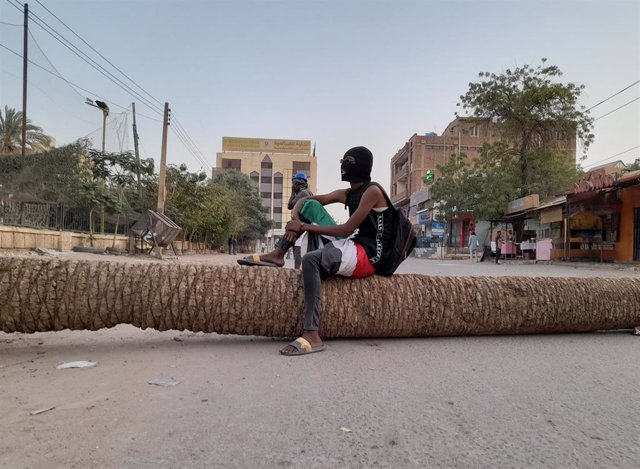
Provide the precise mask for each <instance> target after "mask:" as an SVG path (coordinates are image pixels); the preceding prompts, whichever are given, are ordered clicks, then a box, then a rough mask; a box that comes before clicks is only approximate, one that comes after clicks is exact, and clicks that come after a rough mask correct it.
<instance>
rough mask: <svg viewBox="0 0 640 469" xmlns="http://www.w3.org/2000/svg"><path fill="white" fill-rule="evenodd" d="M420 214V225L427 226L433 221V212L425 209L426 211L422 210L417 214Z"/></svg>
mask: <svg viewBox="0 0 640 469" xmlns="http://www.w3.org/2000/svg"><path fill="white" fill-rule="evenodd" d="M417 214H418V224H420V225H426V224H427V223H429V222H430V221H431V210H429V209H428V208H425V209H424V210H420V211H419V212H417Z"/></svg>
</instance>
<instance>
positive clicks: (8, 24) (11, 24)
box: [0, 21, 23, 26]
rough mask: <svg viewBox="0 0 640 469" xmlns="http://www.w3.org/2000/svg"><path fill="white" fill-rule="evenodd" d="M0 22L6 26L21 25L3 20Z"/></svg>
mask: <svg viewBox="0 0 640 469" xmlns="http://www.w3.org/2000/svg"><path fill="white" fill-rule="evenodd" d="M0 24H4V25H6V26H23V25H22V24H16V23H5V22H4V21H0Z"/></svg>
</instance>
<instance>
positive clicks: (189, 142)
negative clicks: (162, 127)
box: [3, 0, 210, 167]
mask: <svg viewBox="0 0 640 469" xmlns="http://www.w3.org/2000/svg"><path fill="white" fill-rule="evenodd" d="M7 1H8V2H9V3H10V4H11V5H12V6H13V7H14V8H16V9H17V10H18V11H22V10H21V9H20V8H19V7H18V6H16V4H18V5H21V4H20V3H19V2H18V1H17V0H7ZM36 1H37V2H38V4H40V6H42V7H43V8H44V9H45V10H46V11H47V12H48V13H49V14H50V15H52V16H53V17H54V18H56V19H57V20H58V21H59V22H60V23H62V24H63V25H64V26H65V28H67V29H68V30H69V31H71V33H73V34H74V35H75V36H76V37H77V38H78V39H80V40H81V41H82V42H83V43H84V44H86V45H87V46H88V47H89V48H90V49H91V50H92V51H94V52H95V53H96V54H98V55H99V56H100V57H101V58H102V59H103V60H105V61H106V62H107V63H108V64H109V65H111V66H112V67H113V68H115V69H116V70H117V71H118V72H119V73H121V74H122V75H123V76H124V77H126V79H127V80H129V81H130V82H131V83H133V84H134V85H135V86H137V87H138V88H139V89H140V90H142V92H144V93H145V94H146V95H147V96H149V97H150V98H151V99H153V100H154V101H156V102H157V103H158V104H162V103H161V102H160V101H159V100H158V99H157V98H155V97H154V96H153V95H151V94H150V93H149V92H148V91H146V90H145V89H144V88H142V87H141V86H140V85H138V84H137V83H136V82H135V81H134V80H133V79H131V78H130V77H129V76H128V75H126V74H125V73H124V72H123V71H122V70H120V69H119V68H118V67H117V66H115V65H114V64H113V63H112V62H111V61H109V60H108V59H107V58H106V57H104V55H102V54H101V53H100V52H98V51H97V50H96V49H95V48H94V47H93V46H91V45H90V44H89V43H88V42H87V41H85V40H84V39H83V38H82V37H80V35H78V34H77V33H76V32H75V31H73V30H72V29H71V28H70V27H69V26H68V25H67V24H66V23H65V22H64V21H62V20H61V19H60V18H58V17H57V16H56V15H55V14H54V13H53V12H52V11H51V10H49V9H48V8H47V7H45V6H44V5H43V4H42V3H41V2H40V1H39V0H36ZM22 6H23V5H22ZM23 7H24V6H23ZM30 17H31V20H32V21H33V22H34V23H35V24H36V25H37V26H39V27H40V28H41V29H43V30H44V31H45V32H46V33H47V34H49V35H50V36H51V37H53V38H54V39H55V40H56V41H58V42H59V43H60V44H62V45H63V46H64V47H66V48H67V49H69V50H70V51H71V52H73V53H74V54H75V55H76V56H78V57H79V58H80V59H81V60H83V61H84V62H86V63H87V64H89V65H90V66H91V67H92V68H94V69H95V70H97V71H98V72H99V73H101V74H102V75H104V76H105V77H106V78H108V79H109V80H110V81H112V82H113V83H115V84H116V85H117V86H119V87H120V88H121V89H123V90H124V91H125V92H127V93H129V94H130V95H131V96H133V97H135V98H136V99H138V100H139V101H140V102H141V103H142V104H144V105H145V106H147V107H148V108H150V109H151V110H153V111H154V112H156V113H158V114H161V113H162V112H161V111H160V110H159V109H158V108H157V107H156V106H155V105H154V104H152V103H151V104H150V101H148V100H147V99H146V98H144V97H143V96H142V95H140V94H139V93H138V92H137V91H135V90H134V89H133V88H131V87H130V86H129V85H127V84H126V83H124V82H122V80H120V79H119V78H117V77H116V76H115V75H113V74H112V73H111V72H109V71H108V70H107V69H105V68H104V67H103V66H101V65H100V64H99V63H97V62H96V61H95V60H94V59H92V58H91V57H89V56H88V55H87V54H86V53H85V52H83V51H82V50H81V49H79V48H78V47H77V46H76V45H75V44H73V43H72V42H71V41H69V40H68V39H67V38H66V37H64V36H63V35H62V34H61V33H59V32H58V31H57V30H56V29H55V28H54V27H52V26H51V25H50V24H48V23H47V22H46V21H45V20H43V19H42V18H40V17H39V16H38V15H37V14H35V13H33V12H30ZM32 37H33V35H32ZM3 47H4V46H3ZM38 48H39V49H40V50H41V52H42V53H43V55H45V57H46V54H44V52H43V51H42V49H41V48H40V46H39V45H38ZM5 49H7V50H9V51H10V52H13V53H14V54H16V55H18V56H20V55H19V54H17V53H16V52H14V51H12V50H10V49H8V48H7V47H5ZM74 49H75V50H74ZM47 60H48V58H47ZM48 61H49V60H48ZM29 62H30V63H33V62H32V61H31V60H29ZM49 63H50V64H51V65H52V66H53V64H52V63H51V62H50V61H49ZM34 65H36V66H38V67H40V68H42V69H43V70H45V71H47V72H49V73H51V74H52V75H54V76H57V77H58V78H61V79H63V80H64V81H66V82H67V83H69V84H72V83H71V82H69V81H68V80H66V79H65V78H64V77H62V75H61V74H60V73H59V72H58V71H57V70H56V72H58V75H55V74H54V73H53V72H51V71H49V70H47V69H46V68H44V67H42V66H39V65H37V64H35V63H34ZM53 68H54V69H55V67H53ZM72 85H73V86H76V87H77V88H78V89H81V90H83V91H85V92H88V91H87V90H84V89H83V88H81V87H79V86H77V85H75V84H72ZM90 94H93V95H96V94H95V93H90ZM96 96H97V95H96ZM105 101H106V100H105ZM107 102H109V101H107ZM110 104H113V103H110ZM116 106H118V105H116ZM118 107H121V108H123V109H125V108H124V107H122V106H118ZM138 115H140V116H143V117H147V118H149V117H148V116H145V115H144V114H139V113H138ZM154 120H157V119H154ZM174 120H175V121H176V126H175V127H174V128H175V131H174V132H175V133H176V135H178V136H179V138H180V141H181V142H182V143H183V144H184V145H185V147H186V148H187V149H188V150H189V152H190V153H191V154H192V155H193V156H194V157H195V158H196V159H197V160H199V161H200V162H201V163H203V164H205V165H206V166H209V164H208V163H207V162H206V158H205V156H204V154H203V153H202V151H201V150H200V149H199V148H198V146H197V145H196V144H195V142H194V141H193V139H192V138H191V136H190V135H189V134H188V132H187V131H186V129H185V128H184V127H183V126H182V125H181V124H180V122H178V121H177V120H176V119H175V118H174ZM209 167H210V166H209Z"/></svg>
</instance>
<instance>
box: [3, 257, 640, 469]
mask: <svg viewBox="0 0 640 469" xmlns="http://www.w3.org/2000/svg"><path fill="white" fill-rule="evenodd" d="M403 270H405V271H420V272H423V273H430V274H442V275H527V274H528V275H537V274H539V275H543V276H547V275H553V276H558V275H560V276H596V275H599V276H608V277H610V276H613V277H619V276H638V275H639V274H638V272H637V271H634V270H631V269H619V268H616V267H611V266H609V267H605V268H603V267H601V266H585V265H580V266H577V267H576V266H571V265H568V266H566V265H545V266H542V265H499V266H496V265H492V264H488V263H482V264H477V265H471V264H467V263H466V262H456V261H442V262H440V261H423V260H409V261H408V262H407V263H406V264H405V265H404V266H403ZM283 344H284V343H283V342H282V341H274V340H271V339H267V338H251V337H237V336H218V335H215V334H200V333H199V334H192V333H188V332H177V331H174V332H156V331H152V330H146V331H142V330H138V329H135V328H133V327H131V326H126V325H123V326H118V327H116V328H113V329H110V330H101V331H97V332H86V331H81V332H70V331H61V332H50V333H39V334H31V335H28V334H2V333H0V415H1V416H2V418H1V420H0V422H1V423H0V434H1V438H0V467H7V468H21V467H30V468H40V467H46V468H57V467H60V468H62V467H64V468H69V467H77V468H85V467H109V468H123V467H127V468H129V467H131V468H147V467H148V468H151V467H153V468H157V467H162V468H169V467H175V468H179V467H180V468H181V467H197V468H212V467H221V468H236V467H237V468H246V467H267V468H271V467H273V468H281V467H307V468H334V467H340V468H370V467H389V468H403V467H460V468H467V467H471V468H476V467H487V468H489V467H491V468H501V467H535V468H544V467H549V468H558V467H562V468H568V467H575V468H592V467H593V468H613V467H623V468H637V467H638V465H639V462H640V446H639V444H638V443H639V442H640V399H639V398H638V387H639V385H640V378H639V376H640V374H639V373H638V362H639V361H640V337H637V336H633V335H631V334H630V333H629V332H628V331H618V332H606V333H594V334H573V335H529V336H509V337H463V338H429V339H393V340H391V339H376V340H340V341H330V342H328V349H327V351H326V352H323V353H319V354H314V355H311V356H305V357H281V356H280V355H279V354H278V353H277V351H278V348H279V347H281V346H282V345H283ZM74 360H95V361H97V362H98V364H97V366H96V367H93V368H86V369H67V370H57V369H56V365H57V364H59V363H61V362H68V361H74ZM158 378H159V379H173V380H175V381H177V382H178V384H176V385H175V386H169V387H161V386H155V385H150V384H148V381H150V380H153V379H158ZM49 407H55V408H53V409H51V410H48V411H46V412H43V413H40V414H37V415H30V413H31V412H33V411H37V410H40V409H46V408H49Z"/></svg>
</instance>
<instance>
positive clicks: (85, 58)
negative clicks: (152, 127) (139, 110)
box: [30, 13, 162, 114]
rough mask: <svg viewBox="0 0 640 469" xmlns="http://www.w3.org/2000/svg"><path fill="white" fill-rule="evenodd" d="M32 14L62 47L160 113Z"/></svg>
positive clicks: (32, 19)
mask: <svg viewBox="0 0 640 469" xmlns="http://www.w3.org/2000/svg"><path fill="white" fill-rule="evenodd" d="M30 16H31V15H30ZM33 16H34V17H35V18H37V19H34V18H31V21H32V22H33V23H35V24H36V25H38V26H39V27H40V28H41V29H43V30H44V31H45V32H46V33H47V34H49V35H50V36H51V37H53V38H54V39H55V40H56V41H58V42H59V43H60V44H62V45H63V46H64V47H66V48H67V49H69V50H70V51H71V52H72V53H73V54H75V55H76V56H78V57H79V58H80V59H81V60H82V61H84V62H86V63H87V64H89V66H91V67H92V68H93V69H95V70H96V71H98V73H100V74H101V75H103V76H105V77H106V78H107V79H108V80H109V81H111V82H113V83H114V84H115V85H116V86H118V87H119V88H121V89H122V90H124V91H125V92H127V93H128V94H130V95H131V96H133V97H135V98H136V99H138V100H139V101H140V102H141V103H142V104H144V105H145V106H147V107H148V108H150V109H151V110H152V111H154V112H157V113H158V114H162V112H160V111H159V110H158V109H157V108H156V107H155V105H154V104H150V101H148V100H147V99H146V98H144V97H143V96H141V95H140V94H139V93H137V92H136V91H135V90H133V89H132V88H130V87H129V85H127V84H126V83H124V82H122V80H120V79H119V78H117V77H116V76H114V75H113V74H112V73H111V72H109V71H108V70H107V69H105V68H104V67H103V66H102V65H100V64H99V63H97V62H96V61H95V60H93V59H92V58H91V57H89V56H88V55H87V54H85V53H84V52H83V51H81V50H80V49H79V48H78V47H76V46H75V45H74V44H73V43H72V42H70V41H69V40H68V39H66V38H65V37H64V36H62V35H61V34H60V33H58V32H57V31H56V30H55V29H54V28H52V27H51V26H49V25H48V24H47V23H46V22H44V21H42V20H40V17H38V16H37V15H36V14H35V13H34V14H33ZM58 36H59V37H58ZM67 44H69V45H67ZM70 46H71V47H70ZM74 49H75V50H74Z"/></svg>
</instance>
